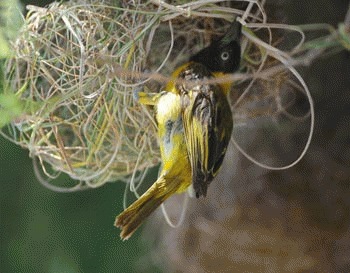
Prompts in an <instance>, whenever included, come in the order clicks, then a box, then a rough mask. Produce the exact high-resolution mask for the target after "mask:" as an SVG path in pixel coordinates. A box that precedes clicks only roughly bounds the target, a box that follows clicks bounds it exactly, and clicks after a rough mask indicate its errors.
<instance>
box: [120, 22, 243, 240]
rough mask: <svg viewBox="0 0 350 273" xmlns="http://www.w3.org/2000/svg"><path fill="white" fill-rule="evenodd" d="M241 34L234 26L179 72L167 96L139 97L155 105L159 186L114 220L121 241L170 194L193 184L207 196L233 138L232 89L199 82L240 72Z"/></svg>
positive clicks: (167, 88)
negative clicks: (118, 229)
mask: <svg viewBox="0 0 350 273" xmlns="http://www.w3.org/2000/svg"><path fill="white" fill-rule="evenodd" d="M240 35H241V25H240V24H239V23H238V22H234V23H233V24H232V25H231V26H230V28H229V30H228V31H227V33H226V34H225V35H224V36H223V37H222V38H221V39H219V40H218V41H215V42H212V43H211V45H209V46H208V47H206V48H204V49H203V50H201V51H200V52H199V53H197V54H196V55H194V56H193V57H191V58H190V61H189V62H188V63H185V64H184V65H182V66H180V67H179V68H177V69H176V70H175V71H174V73H173V74H172V76H171V79H170V81H169V82H168V84H167V85H166V86H165V91H162V92H160V93H157V94H147V93H144V92H140V93H138V94H137V96H138V101H139V102H140V103H142V104H146V105H154V106H155V110H156V121H157V124H158V138H159V144H160V153H161V159H162V170H161V173H160V175H159V177H158V179H157V181H156V182H155V183H154V184H153V185H152V186H151V187H150V188H149V189H148V190H147V191H146V192H145V193H144V194H143V195H142V196H141V197H140V198H139V199H138V200H136V201H135V202H134V203H133V204H131V205H130V206H129V207H128V208H127V209H125V210H124V211H123V212H122V213H121V214H120V215H118V216H117V218H116V221H115V226H117V227H119V228H121V234H120V236H121V238H122V239H124V240H125V239H128V238H129V237H130V236H131V235H132V234H133V233H134V231H135V230H136V229H137V228H138V227H139V226H140V225H141V224H142V222H143V221H144V220H145V219H146V218H147V217H148V216H149V215H150V214H151V213H152V212H153V211H154V210H155V209H156V208H157V207H159V206H160V205H161V204H162V203H163V202H164V201H165V200H166V199H167V198H168V197H170V196H171V195H173V194H175V193H181V192H184V191H186V190H187V189H188V187H189V186H191V185H193V189H194V191H195V194H196V197H197V198H198V197H200V196H206V194H207V188H208V185H209V184H210V182H211V181H212V180H213V178H214V177H215V175H216V174H217V173H218V171H219V169H220V167H221V164H222V161H223V159H224V156H225V152H226V148H227V145H228V143H229V140H230V137H231V133H232V127H233V124H232V113H231V109H230V106H229V103H228V101H227V93H228V92H229V89H230V85H231V84H230V83H223V84H204V83H203V82H200V81H201V80H205V79H210V78H214V77H220V76H221V75H223V74H224V73H232V72H234V71H235V70H237V69H238V67H239V62H240V54H241V51H240V43H239V40H240ZM174 80H177V81H174ZM178 80H183V81H178Z"/></svg>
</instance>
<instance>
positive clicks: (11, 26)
mask: <svg viewBox="0 0 350 273" xmlns="http://www.w3.org/2000/svg"><path fill="white" fill-rule="evenodd" d="M21 10H22V7H21V5H20V3H19V1H17V0H2V1H1V2H0V59H3V58H8V57H10V56H11V49H10V45H9V41H10V40H13V39H14V38H15V37H16V36H17V33H18V31H19V29H20V27H21V25H22V23H23V19H22V15H21Z"/></svg>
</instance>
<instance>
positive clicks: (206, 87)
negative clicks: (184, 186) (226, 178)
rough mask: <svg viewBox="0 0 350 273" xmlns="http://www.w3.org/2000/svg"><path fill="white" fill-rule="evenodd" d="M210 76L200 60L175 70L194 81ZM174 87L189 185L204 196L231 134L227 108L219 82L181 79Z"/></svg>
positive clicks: (228, 107) (221, 159) (181, 76)
mask: <svg viewBox="0 0 350 273" xmlns="http://www.w3.org/2000/svg"><path fill="white" fill-rule="evenodd" d="M211 77H213V75H212V74H211V72H210V71H209V70H208V69H207V68H206V67H205V66H203V65H202V64H200V63H190V64H189V65H188V66H187V67H186V68H185V69H184V70H183V71H182V72H181V73H180V74H179V78H182V79H185V80H188V81H194V82H195V81H196V80H200V79H205V78H211ZM177 90H179V91H180V95H181V107H182V109H183V119H182V120H183V123H184V133H185V138H186V142H187V147H188V154H189V159H190V162H191V167H192V183H193V188H194V190H195V193H196V196H197V197H200V196H202V195H203V196H205V195H206V193H207V188H208V185H209V183H210V182H211V181H212V180H213V178H214V176H215V175H216V174H217V171H218V170H219V168H220V166H221V164H222V161H223V159H224V156H225V152H226V148H227V145H228V143H229V140H230V137H231V133H232V127H233V124H232V113H231V109H230V106H229V104H228V101H227V98H226V96H225V94H224V92H223V90H222V89H221V87H220V86H219V85H215V84H203V83H202V84H198V85H196V84H191V85H189V84H186V83H183V84H179V85H178V86H177ZM198 124H200V126H199V127H198V126H197V125H198Z"/></svg>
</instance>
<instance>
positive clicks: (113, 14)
mask: <svg viewBox="0 0 350 273" xmlns="http://www.w3.org/2000/svg"><path fill="white" fill-rule="evenodd" d="M117 2H118V3H114V1H112V0H104V1H100V0H99V1H97V0H85V1H79V0H74V1H68V2H63V3H56V2H55V3H52V4H51V5H49V6H48V7H46V8H38V7H34V6H28V7H27V8H28V10H29V12H28V14H27V17H26V19H25V23H24V26H23V28H22V31H21V33H20V35H19V37H18V38H17V40H15V41H14V42H13V50H14V57H13V58H11V59H9V60H8V61H7V64H6V71H5V74H6V75H5V78H6V82H7V88H6V90H7V91H6V92H13V93H15V94H16V96H17V97H19V98H20V99H21V100H22V101H24V102H26V103H27V104H28V103H29V105H30V107H29V110H27V111H26V113H23V114H22V115H20V116H18V117H17V118H16V119H15V120H14V121H13V122H12V123H11V125H9V126H8V127H7V128H6V129H5V130H3V132H2V134H3V135H5V136H6V137H7V138H8V139H10V140H11V141H13V142H15V143H17V144H18V145H20V146H22V147H24V148H26V149H28V150H29V151H30V155H31V156H32V157H35V158H38V161H39V162H40V164H41V165H40V166H41V167H42V168H41V170H42V171H43V172H44V174H45V175H46V176H47V177H49V178H55V177H56V176H57V175H58V174H59V173H61V172H63V173H66V174H68V175H69V176H70V177H72V178H73V179H75V180H77V181H80V182H81V183H80V184H79V185H78V187H74V190H75V189H77V188H84V187H86V186H88V187H98V186H101V185H103V184H104V183H106V182H108V181H116V180H118V179H120V180H123V179H124V178H125V177H126V176H129V175H131V174H133V177H134V178H135V174H140V172H139V171H143V170H147V169H148V168H150V167H152V166H156V165H157V164H158V163H159V162H160V157H159V149H158V143H157V131H156V124H155V121H154V119H153V116H154V113H153V109H151V108H148V107H145V106H142V105H140V104H138V103H137V102H135V100H134V98H133V94H134V92H137V91H138V90H141V89H145V90H148V91H149V90H150V91H152V92H159V90H160V89H161V87H162V86H164V84H165V83H166V81H167V80H168V79H169V75H170V73H171V71H173V70H174V69H175V68H176V67H177V66H178V65H179V64H181V63H182V62H184V61H186V60H187V59H188V57H189V56H190V55H191V54H193V53H195V52H197V51H198V50H200V49H201V48H203V47H204V46H206V45H207V44H209V43H210V41H211V40H212V39H215V38H217V37H218V36H220V35H221V34H222V33H224V32H225V30H226V28H227V27H228V26H229V22H230V21H232V20H233V19H234V18H235V17H237V16H239V17H242V18H243V22H244V20H246V21H247V22H248V24H247V28H246V30H245V31H244V36H245V40H244V42H243V44H242V48H243V52H244V54H243V60H242V70H241V71H242V72H244V73H241V74H237V75H230V76H229V77H230V78H231V80H234V81H235V82H236V85H235V87H234V88H235V92H233V93H232V94H231V97H230V101H231V105H232V109H233V112H234V113H235V128H236V129H237V130H236V131H235V132H236V133H235V134H234V137H235V143H236V144H237V145H238V146H239V145H240V147H241V148H242V151H243V150H247V149H246V148H247V147H250V145H249V143H248V144H246V143H245V140H246V135H247V133H249V134H251V132H250V131H249V130H250V129H249V128H251V126H250V125H252V124H254V126H255V125H256V124H259V123H261V124H262V123H263V124H265V125H266V121H267V119H268V123H269V125H268V127H273V128H278V129H276V130H273V132H275V133H276V136H275V139H280V140H281V141H283V142H285V143H289V142H288V140H285V136H289V135H290V130H285V128H292V129H293V130H294V129H295V128H296V127H298V126H295V125H299V124H301V123H302V124H304V125H305V124H307V126H306V127H307V130H309V134H308V133H306V134H305V136H306V137H305V138H304V139H303V140H302V141H301V142H300V143H302V145H301V146H302V147H298V149H294V146H293V147H289V148H288V150H287V151H285V152H284V153H280V154H281V155H282V156H280V158H285V155H286V154H290V151H291V150H293V149H294V150H293V151H294V153H292V155H293V156H292V157H291V158H287V159H288V160H287V162H293V160H294V161H295V162H297V161H298V160H299V159H300V157H299V158H298V156H299V155H300V154H302V151H303V149H304V148H305V147H306V148H307V147H308V144H309V141H310V140H311V135H312V128H313V123H312V120H313V111H312V103H311V97H310V96H309V95H308V93H307V87H306V85H305V84H304V83H303V81H302V79H301V77H299V75H298V74H297V73H296V72H295V71H294V70H293V69H290V68H289V67H288V66H287V65H286V62H285V60H287V58H286V56H291V52H293V54H295V53H296V52H298V51H297V50H296V49H297V48H298V49H300V44H298V45H297V46H295V47H290V49H288V51H283V52H282V51H279V50H276V48H274V47H272V44H276V43H277V42H276V41H277V40H278V39H279V37H280V36H276V39H275V38H272V35H271V30H270V29H269V30H268V31H266V28H265V29H263V30H261V28H264V27H268V25H267V24H266V18H265V17H266V16H265V14H264V13H263V9H261V6H259V5H251V4H248V1H247V3H245V2H243V4H242V3H241V4H239V3H235V2H233V1H222V2H220V3H218V1H214V0H213V1H197V2H192V1H172V3H171V4H167V3H165V2H162V1H117ZM119 2H120V3H119ZM178 2H179V3H178ZM180 2H181V3H180ZM186 2H187V3H186ZM249 22H251V27H252V29H253V30H254V31H255V32H252V31H251V30H250V29H249ZM264 30H265V31H264ZM290 30H293V29H289V31H290ZM294 31H295V29H294ZM259 32H261V33H262V34H261V35H260V34H259ZM262 39H265V42H262ZM299 53H300V51H299ZM288 54H289V55H288ZM271 79H274V80H275V79H280V80H279V81H278V82H279V83H280V86H278V85H276V86H277V87H276V88H274V89H273V88H272V89H271V88H269V85H270V84H271ZM285 79H289V80H287V81H285ZM282 82H283V86H282ZM253 87H255V89H254V88H253ZM260 89H264V90H266V91H267V92H257V90H260ZM269 90H270V91H271V92H269ZM276 90H277V91H276ZM275 91H276V92H275ZM284 91H285V92H284ZM295 94H302V95H303V96H304V98H307V99H308V100H309V107H308V109H307V110H306V111H305V112H304V113H302V115H301V116H297V115H294V114H291V113H290V112H288V111H289V110H288V109H287V108H289V106H290V105H293V104H294V103H293V102H294V101H295V100H296V97H297V96H296V95H295ZM257 104H261V105H260V106H258V107H257ZM27 109H28V108H27ZM259 109H260V110H259ZM262 112H263V113H262ZM286 114H289V116H288V115H286ZM280 115H284V116H287V118H284V119H283V121H282V119H278V117H279V116H280ZM247 117H249V118H250V119H251V120H254V122H253V123H250V125H249V123H247V122H246V121H245V119H246V118H247ZM287 119H288V120H289V122H290V124H287V125H286V124H285V121H286V120H287ZM310 120H311V122H310ZM280 122H283V123H284V125H283V126H284V130H280V128H281V126H280ZM291 123H293V124H294V125H292V124H291ZM310 124H311V125H310ZM247 125H248V126H247ZM242 128H245V129H244V130H241V129H242ZM247 128H248V131H247ZM298 128H300V127H298ZM279 134H280V135H279ZM262 139H266V137H265V138H264V137H262ZM273 145H274V143H272V144H271V143H266V144H265V145H264V143H262V144H260V145H259V146H260V147H262V149H264V151H265V150H269V149H274V148H271V147H272V146H273ZM306 148H305V149H304V152H305V150H306ZM247 151H248V153H249V155H251V156H252V158H255V159H256V160H258V161H259V160H264V158H266V156H265V157H264V156H259V154H264V153H260V152H261V151H259V149H254V150H252V149H251V150H249V149H248V150H247ZM295 154H296V155H295ZM274 157H276V156H275V155H274V153H271V156H269V158H270V160H267V161H266V162H264V164H273V163H278V164H279V165H281V166H282V165H286V161H284V162H280V160H279V159H276V160H275V159H274ZM141 174H142V173H141ZM133 181H137V179H134V180H133ZM47 185H49V184H47ZM53 189H57V188H53Z"/></svg>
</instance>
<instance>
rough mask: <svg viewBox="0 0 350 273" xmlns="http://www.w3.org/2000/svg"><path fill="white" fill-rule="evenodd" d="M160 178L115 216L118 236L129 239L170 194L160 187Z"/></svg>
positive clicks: (162, 178) (161, 178)
mask: <svg viewBox="0 0 350 273" xmlns="http://www.w3.org/2000/svg"><path fill="white" fill-rule="evenodd" d="M162 180H164V177H162V176H161V177H159V178H158V180H157V181H156V182H155V183H154V184H153V185H152V187H150V188H149V189H148V190H147V191H146V192H145V193H144V194H143V195H142V196H141V197H140V198H139V199H138V200H136V201H135V202H134V203H132V204H131V205H130V206H129V207H128V208H126V209H125V210H124V211H123V212H122V213H120V214H119V215H118V216H117V218H116V220H115V223H114V225H115V226H116V227H119V228H120V229H121V233H120V237H121V238H122V239H123V240H127V239H129V238H130V236H131V235H132V234H133V233H134V232H135V231H136V229H137V228H138V227H139V226H140V225H141V224H142V223H143V221H144V220H145V219H146V218H147V217H148V216H149V215H150V214H151V213H152V212H153V211H155V210H156V209H157V208H158V207H159V206H160V205H161V204H162V203H163V202H164V201H165V200H166V199H167V198H168V197H169V196H170V195H171V194H172V193H171V192H168V191H166V188H165V187H162V184H163V183H164V181H162ZM162 182H163V183H162Z"/></svg>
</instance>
